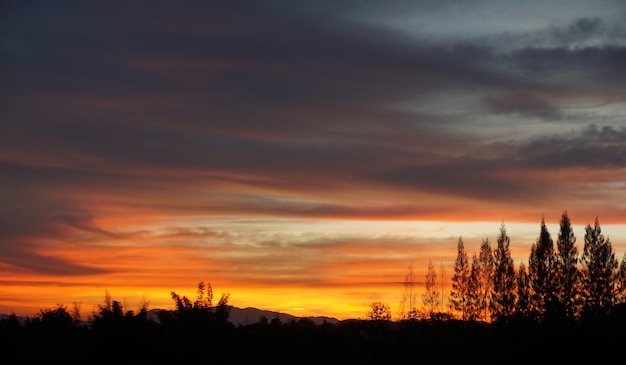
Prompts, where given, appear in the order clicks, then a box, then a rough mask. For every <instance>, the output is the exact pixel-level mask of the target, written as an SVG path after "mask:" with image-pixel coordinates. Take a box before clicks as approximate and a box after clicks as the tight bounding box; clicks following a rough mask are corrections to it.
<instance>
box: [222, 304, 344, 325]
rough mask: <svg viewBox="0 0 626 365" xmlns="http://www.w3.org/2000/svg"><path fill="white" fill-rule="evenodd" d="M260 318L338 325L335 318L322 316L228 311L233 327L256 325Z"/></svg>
mask: <svg viewBox="0 0 626 365" xmlns="http://www.w3.org/2000/svg"><path fill="white" fill-rule="evenodd" d="M261 317H265V318H266V319H267V320H268V321H271V320H272V319H274V318H278V319H280V321H281V322H282V323H287V322H289V321H297V320H299V319H301V318H306V319H310V320H311V321H313V323H315V324H322V323H324V322H326V323H330V324H336V323H339V320H338V319H337V318H332V317H323V316H317V317H296V316H293V315H291V314H287V313H280V312H273V311H267V310H261V309H257V308H251V307H247V308H243V309H242V308H237V307H232V308H231V310H230V318H229V320H230V322H232V323H233V324H234V325H242V326H246V325H249V324H253V323H257V322H258V321H259V319H261Z"/></svg>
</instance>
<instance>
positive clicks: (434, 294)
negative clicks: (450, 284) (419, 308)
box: [422, 260, 439, 316]
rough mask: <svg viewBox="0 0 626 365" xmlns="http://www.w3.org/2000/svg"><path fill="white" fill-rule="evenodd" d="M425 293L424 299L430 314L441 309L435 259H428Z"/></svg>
mask: <svg viewBox="0 0 626 365" xmlns="http://www.w3.org/2000/svg"><path fill="white" fill-rule="evenodd" d="M424 289H425V291H424V293H423V294H422V301H423V302H424V306H425V307H426V310H427V311H428V315H429V316H431V315H432V314H433V313H435V312H438V311H439V291H437V271H435V265H433V261H432V260H429V261H428V271H427V273H426V278H425V280H424Z"/></svg>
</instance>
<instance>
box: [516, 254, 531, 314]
mask: <svg viewBox="0 0 626 365" xmlns="http://www.w3.org/2000/svg"><path fill="white" fill-rule="evenodd" d="M515 316H516V317H518V318H530V317H531V286H530V278H529V277H528V273H527V272H526V265H524V263H523V262H522V263H520V265H519V268H518V270H517V295H516V302H515Z"/></svg>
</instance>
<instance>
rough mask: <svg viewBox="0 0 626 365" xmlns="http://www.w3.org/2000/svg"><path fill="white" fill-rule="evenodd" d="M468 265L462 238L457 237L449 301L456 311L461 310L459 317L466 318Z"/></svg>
mask: <svg viewBox="0 0 626 365" xmlns="http://www.w3.org/2000/svg"><path fill="white" fill-rule="evenodd" d="M469 279H470V266H469V261H468V258H467V253H466V252H465V246H464V244H463V239H462V238H461V237H459V241H458V243H457V256H456V261H455V262H454V275H452V290H451V291H450V302H451V303H452V305H453V306H454V309H455V310H456V311H459V312H461V319H462V320H467V319H468V318H467V315H466V314H467V313H466V310H465V307H466V305H467V299H468V293H469Z"/></svg>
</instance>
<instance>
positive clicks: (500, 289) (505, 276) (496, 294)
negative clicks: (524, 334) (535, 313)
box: [491, 223, 516, 321]
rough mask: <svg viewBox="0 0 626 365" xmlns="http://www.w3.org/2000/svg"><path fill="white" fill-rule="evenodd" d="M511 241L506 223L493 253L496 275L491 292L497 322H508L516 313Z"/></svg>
mask: <svg viewBox="0 0 626 365" xmlns="http://www.w3.org/2000/svg"><path fill="white" fill-rule="evenodd" d="M510 243H511V240H510V238H509V236H508V235H507V233H506V228H505V226H504V223H502V225H501V226H500V233H499V234H498V239H497V247H496V249H495V250H494V252H493V263H494V275H493V289H492V292H491V311H492V317H493V318H494V320H496V321H500V320H506V319H507V318H510V317H511V316H513V313H514V312H515V287H516V277H515V267H514V264H513V259H512V258H511V249H510Z"/></svg>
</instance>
